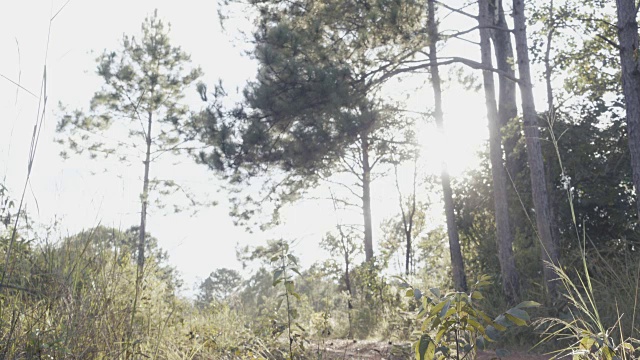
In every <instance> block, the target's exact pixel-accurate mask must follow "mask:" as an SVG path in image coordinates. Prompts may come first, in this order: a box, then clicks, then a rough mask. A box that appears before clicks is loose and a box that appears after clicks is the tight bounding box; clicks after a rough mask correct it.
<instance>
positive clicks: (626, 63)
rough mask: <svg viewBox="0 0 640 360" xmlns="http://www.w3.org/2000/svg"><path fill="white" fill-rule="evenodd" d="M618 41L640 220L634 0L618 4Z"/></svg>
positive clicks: (639, 74) (639, 78)
mask: <svg viewBox="0 0 640 360" xmlns="http://www.w3.org/2000/svg"><path fill="white" fill-rule="evenodd" d="M616 11H617V15H618V24H617V25H618V41H619V49H620V64H621V65H622V91H623V93H624V100H625V108H626V111H627V132H628V139H629V152H630V153H631V168H632V169H633V186H634V187H635V191H636V209H637V211H638V216H639V217H640V201H638V199H637V197H638V195H637V194H638V191H640V128H639V126H640V68H639V66H638V21H637V20H636V16H637V14H638V9H637V8H636V4H635V0H616Z"/></svg>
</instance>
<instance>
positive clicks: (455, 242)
mask: <svg viewBox="0 0 640 360" xmlns="http://www.w3.org/2000/svg"><path fill="white" fill-rule="evenodd" d="M435 12H436V11H435V0H428V10H427V27H428V28H427V32H428V34H429V39H430V41H429V62H431V64H433V65H431V66H430V67H429V72H430V74H431V86H432V87H433V96H434V113H433V116H434V118H435V121H436V125H437V127H438V131H439V132H440V133H441V136H443V137H444V115H443V113H442V88H441V80H440V72H439V69H438V65H437V63H438V56H437V48H436V45H437V42H438V40H439V36H438V25H437V23H436V16H435ZM440 150H441V151H443V152H444V149H440ZM440 179H441V182H442V195H443V197H444V211H445V215H446V218H447V233H448V235H449V250H450V252H451V270H452V272H453V282H454V286H455V288H456V290H457V291H467V279H466V275H465V273H464V262H463V260H462V251H461V250H460V238H459V236H458V227H457V226H456V218H455V213H454V210H453V191H452V190H451V180H450V179H449V172H448V171H447V163H446V161H444V160H443V161H442V171H441V174H440Z"/></svg>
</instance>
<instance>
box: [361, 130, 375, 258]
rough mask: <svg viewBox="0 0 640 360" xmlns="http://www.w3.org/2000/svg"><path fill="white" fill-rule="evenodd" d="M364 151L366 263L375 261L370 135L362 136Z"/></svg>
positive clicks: (363, 195) (364, 134)
mask: <svg viewBox="0 0 640 360" xmlns="http://www.w3.org/2000/svg"><path fill="white" fill-rule="evenodd" d="M360 141H361V144H360V146H361V150H362V213H363V216H364V256H365V261H366V262H369V261H371V260H372V259H373V225H372V221H371V165H370V163H369V135H368V134H367V133H366V132H363V133H362V134H361V135H360Z"/></svg>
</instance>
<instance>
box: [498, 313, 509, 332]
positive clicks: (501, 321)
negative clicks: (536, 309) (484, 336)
mask: <svg viewBox="0 0 640 360" xmlns="http://www.w3.org/2000/svg"><path fill="white" fill-rule="evenodd" d="M494 322H495V323H496V324H498V325H502V326H503V327H505V328H506V327H508V326H510V325H511V324H509V321H507V318H506V317H505V316H504V314H501V315H498V317H497V318H496V319H495V320H494ZM496 328H497V327H496ZM504 330H506V329H504ZM504 330H500V331H504Z"/></svg>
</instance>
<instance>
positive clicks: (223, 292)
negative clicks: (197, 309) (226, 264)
mask: <svg viewBox="0 0 640 360" xmlns="http://www.w3.org/2000/svg"><path fill="white" fill-rule="evenodd" d="M241 282H242V276H241V275H240V273H239V272H238V271H236V270H233V269H226V268H220V269H216V270H215V271H214V272H212V273H211V274H210V275H209V276H208V277H207V278H206V279H204V280H203V281H202V283H201V284H200V287H199V288H200V293H198V295H197V301H198V303H200V304H201V305H208V304H210V303H211V302H212V301H214V300H217V301H224V300H225V299H226V298H227V297H229V295H231V294H232V293H233V291H234V290H235V289H236V288H237V287H238V286H240V283H241Z"/></svg>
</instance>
